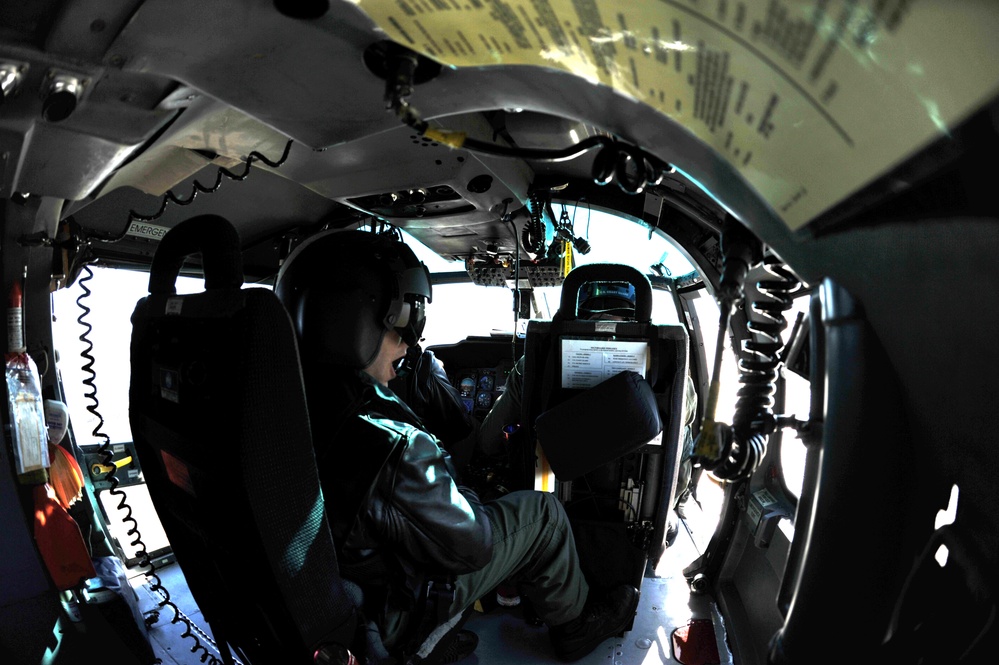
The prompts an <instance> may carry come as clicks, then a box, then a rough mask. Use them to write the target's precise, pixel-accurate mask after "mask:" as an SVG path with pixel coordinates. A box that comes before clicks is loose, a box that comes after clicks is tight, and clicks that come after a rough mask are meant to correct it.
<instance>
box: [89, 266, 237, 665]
mask: <svg viewBox="0 0 999 665" xmlns="http://www.w3.org/2000/svg"><path fill="white" fill-rule="evenodd" d="M93 277H94V271H93V270H92V269H91V267H90V266H89V265H84V266H83V275H82V276H81V277H80V279H79V280H77V283H78V284H79V285H80V288H81V289H82V290H83V293H82V294H80V296H79V297H77V299H76V305H77V307H79V308H80V310H81V311H80V315H79V316H78V317H77V319H76V322H77V323H79V324H80V325H81V326H83V328H84V331H83V332H82V333H81V334H80V336H79V339H80V341H81V342H83V343H84V345H85V346H84V349H83V351H81V352H80V356H81V357H82V358H83V359H84V361H85V362H84V363H83V366H82V367H81V369H82V370H83V372H84V373H86V374H87V377H86V378H84V379H83V385H84V386H86V388H87V389H88V392H85V393H84V395H83V396H84V397H85V398H86V399H87V400H88V401H89V404H87V405H86V409H87V411H89V412H90V414H91V415H93V416H94V417H95V418H96V419H97V424H96V425H95V426H94V429H93V430H92V431H91V434H92V435H93V436H94V437H95V438H96V439H98V440H100V441H101V447H100V448H99V449H98V454H99V455H100V456H101V460H102V463H103V465H104V467H105V468H107V469H108V471H107V475H106V476H105V478H104V480H105V481H107V482H108V483H110V484H111V487H110V488H109V489H108V492H110V494H111V496H115V497H118V505H117V506H116V508H117V510H118V511H119V512H124V513H125V516H124V517H122V518H121V521H122V522H124V523H129V524H130V525H131V526H130V528H129V529H128V530H127V531H126V532H125V534H126V535H127V536H134V539H133V540H131V541H130V542H129V545H131V546H132V547H134V548H136V556H137V557H138V559H139V562H138V565H139V566H140V567H142V568H143V569H144V570H143V574H144V575H145V576H146V578H147V579H148V580H149V581H150V582H151V584H150V590H151V591H153V592H159V593H160V594H161V596H162V597H163V600H162V601H161V602H160V603H159V606H158V607H160V608H162V607H164V606H169V607H170V608H171V609H172V610H173V611H174V616H173V618H172V619H171V620H170V623H178V622H182V623H184V625H185V630H184V633H183V634H182V635H181V637H191V639H193V640H194V646H193V647H192V648H191V653H197V652H198V651H203V652H204V653H203V654H202V656H201V662H202V663H205V662H209V661H208V659H209V658H210V659H211V661H210V662H211V665H222V661H220V660H218V659H217V658H215V657H214V656H213V655H212V654H211V653H210V652H209V651H208V650H207V649H206V648H205V647H204V646H203V645H202V644H201V641H200V640H198V638H197V636H196V635H194V633H193V632H192V631H198V632H200V633H202V635H204V632H203V631H201V629H199V628H198V627H197V626H194V625H193V624H192V623H191V621H190V620H189V619H188V618H187V616H186V615H184V613H183V612H181V611H180V609H179V608H178V607H177V606H176V605H175V604H174V603H173V602H172V601H171V600H170V592H169V591H168V590H167V589H166V587H164V586H163V583H162V580H160V578H159V575H157V574H156V566H155V565H153V562H152V560H151V559H150V557H149V552H148V550H147V549H146V544H145V543H144V542H143V541H142V534H141V533H140V531H139V523H138V522H137V521H136V519H135V517H134V516H133V515H132V507H131V506H130V505H129V504H128V495H127V494H126V493H125V492H124V490H121V489H118V485H119V480H118V476H117V471H118V467H117V466H115V463H114V452H113V451H112V450H111V437H109V436H108V435H107V433H106V432H104V431H103V428H104V418H103V417H102V416H101V414H100V410H99V409H100V401H99V400H98V399H97V385H96V384H95V383H94V381H95V380H96V378H97V372H95V371H94V356H93V354H92V351H93V349H94V344H93V342H91V341H90V333H91V332H92V331H93V329H94V327H93V326H92V325H91V324H90V322H89V321H87V316H88V315H89V314H90V312H91V309H90V308H89V307H87V305H86V304H85V302H84V301H85V300H86V299H87V298H89V297H90V295H91V293H93V292H92V291H91V290H90V289H89V288H88V287H87V282H89V281H90V280H91V279H93Z"/></svg>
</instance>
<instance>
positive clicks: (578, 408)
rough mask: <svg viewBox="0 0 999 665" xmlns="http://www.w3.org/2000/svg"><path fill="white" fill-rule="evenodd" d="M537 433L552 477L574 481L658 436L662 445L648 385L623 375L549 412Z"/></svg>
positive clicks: (537, 426)
mask: <svg viewBox="0 0 999 665" xmlns="http://www.w3.org/2000/svg"><path fill="white" fill-rule="evenodd" d="M535 430H536V432H537V435H538V442H539V443H540V444H541V448H542V449H543V450H544V451H545V455H546V456H547V457H548V462H549V463H550V464H551V467H552V472H553V473H554V474H555V477H556V478H558V479H559V480H575V479H576V478H579V477H580V476H582V475H583V474H586V473H589V472H590V471H593V470H594V469H596V468H597V467H600V466H603V465H604V464H607V463H608V462H613V461H614V460H616V459H617V458H619V457H621V456H623V455H627V454H628V453H631V452H634V451H636V450H638V449H639V448H641V447H642V446H644V445H645V444H647V443H650V442H651V441H653V439H655V438H656V437H657V436H658V437H659V442H660V443H659V445H662V436H661V434H662V431H663V422H662V419H661V418H660V417H659V409H658V406H657V405H656V397H655V395H654V394H653V393H652V387H651V386H649V383H648V381H646V380H645V379H644V378H642V376H641V375H640V374H638V373H637V372H630V371H625V372H620V373H618V374H615V375H614V376H612V377H611V378H609V379H607V380H606V381H602V382H600V383H598V384H597V385H595V386H593V387H592V388H589V389H587V390H584V391H583V392H581V393H579V394H578V395H576V396H574V397H570V398H569V399H567V400H566V401H564V402H562V403H561V404H559V405H557V406H554V407H552V408H551V409H548V410H547V411H545V412H544V413H542V414H541V415H540V416H538V419H537V421H536V423H535Z"/></svg>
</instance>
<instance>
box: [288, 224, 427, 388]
mask: <svg viewBox="0 0 999 665" xmlns="http://www.w3.org/2000/svg"><path fill="white" fill-rule="evenodd" d="M274 292H275V293H276V294H277V297H278V299H279V300H280V301H281V302H282V303H284V306H285V308H286V309H287V310H288V313H289V314H290V315H291V319H292V322H293V323H294V325H295V331H296V332H297V333H298V339H299V344H300V346H301V352H302V357H303V359H306V360H308V361H311V362H320V363H326V364H330V365H339V366H346V367H351V368H354V369H364V368H365V367H367V366H368V365H370V364H371V362H372V361H373V360H374V359H375V356H377V355H378V350H379V349H380V347H381V343H382V338H383V337H384V336H385V333H386V332H388V331H389V330H395V331H396V332H397V333H399V336H400V337H402V339H403V340H404V341H405V342H406V343H407V344H409V345H410V346H415V345H416V344H417V343H418V342H419V341H420V337H421V335H422V334H423V327H424V325H425V324H426V304H427V303H429V302H430V300H431V286H430V272H429V271H428V270H427V267H426V265H424V264H423V262H422V261H420V260H419V259H418V258H417V257H416V255H415V254H414V253H413V250H412V249H410V248H409V247H408V246H407V245H406V244H405V243H403V242H401V241H399V240H397V239H396V238H395V237H394V236H392V235H390V234H384V233H383V234H375V233H371V232H368V231H354V230H349V231H340V230H337V231H328V232H324V233H321V234H319V235H316V236H313V237H312V238H309V239H308V240H306V241H305V242H303V243H302V244H301V245H299V246H298V247H296V248H295V249H294V251H292V253H291V254H290V255H289V256H288V258H287V260H286V261H285V262H284V264H283V265H282V266H281V269H280V271H279V272H278V277H277V284H276V285H275V287H274Z"/></svg>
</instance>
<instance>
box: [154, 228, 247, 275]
mask: <svg viewBox="0 0 999 665" xmlns="http://www.w3.org/2000/svg"><path fill="white" fill-rule="evenodd" d="M198 252H200V253H201V263H202V267H203V269H204V272H205V289H226V288H230V289H238V288H240V287H242V286H243V253H242V251H241V249H240V244H239V234H238V233H236V228H235V227H234V226H233V225H232V223H231V222H230V221H229V220H227V219H225V218H224V217H220V216H218V215H199V216H197V217H192V218H190V219H188V220H185V221H183V222H181V223H180V224H178V225H177V226H175V227H173V228H172V229H170V230H169V231H167V233H166V235H164V236H163V240H161V241H160V246H159V248H157V250H156V255H155V256H153V265H152V267H151V268H150V270H149V292H150V293H165V294H174V293H177V287H176V283H177V275H179V274H180V268H181V266H182V265H183V264H184V259H186V258H187V257H188V256H190V255H191V254H195V253H198Z"/></svg>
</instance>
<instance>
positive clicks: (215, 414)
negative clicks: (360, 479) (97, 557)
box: [129, 220, 354, 663]
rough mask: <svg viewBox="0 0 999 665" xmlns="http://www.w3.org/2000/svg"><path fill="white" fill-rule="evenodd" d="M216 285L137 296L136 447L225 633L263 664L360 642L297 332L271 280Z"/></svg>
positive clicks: (212, 618)
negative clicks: (329, 511)
mask: <svg viewBox="0 0 999 665" xmlns="http://www.w3.org/2000/svg"><path fill="white" fill-rule="evenodd" d="M191 221H194V220H191ZM201 221H202V222H203V221H204V220H201ZM199 223H200V222H199ZM181 226H183V225H181ZM181 226H178V227H177V229H181ZM188 228H190V227H188ZM177 229H175V230H174V231H171V232H170V233H168V234H167V236H166V238H169V237H170V234H172V233H174V232H176V230H177ZM182 231H183V229H182ZM210 252H211V249H210V248H209V253H210ZM168 265H169V266H171V267H170V268H169V270H170V271H172V270H173V268H172V266H174V265H176V262H175V261H170V262H168ZM205 265H206V268H209V269H210V266H212V265H223V266H224V265H231V263H228V264H227V263H226V262H223V263H221V264H218V263H214V264H213V263H212V261H211V260H210V258H209V260H206V261H205ZM157 278H158V276H157V275H153V276H152V277H151V282H154V281H156V280H157ZM208 281H209V280H206V282H208ZM239 281H240V282H241V276H240V280H239ZM211 283H215V284H221V285H222V286H220V287H219V288H209V289H207V290H206V291H205V292H204V293H198V294H192V295H187V296H175V295H171V294H169V293H162V292H161V293H157V294H151V295H149V296H147V297H146V298H143V299H142V300H140V301H139V303H138V304H137V305H136V309H135V311H134V313H133V315H132V324H133V332H132V344H131V363H132V379H131V385H130V389H129V402H130V403H129V417H130V422H131V426H132V432H133V437H134V440H135V446H136V451H137V453H138V455H139V457H140V458H141V460H142V465H143V469H144V472H145V475H146V481H147V484H148V487H149V492H150V496H151V497H152V500H153V503H154V505H155V506H156V509H157V512H158V514H159V515H160V518H161V521H162V523H163V527H164V530H165V531H166V533H167V537H168V538H169V540H170V543H171V546H172V548H173V549H174V552H175V553H176V555H177V560H178V563H179V565H180V566H181V568H182V570H183V571H184V575H185V577H186V578H187V580H188V583H189V586H190V589H191V592H192V594H193V595H194V598H195V601H196V602H197V603H198V606H199V607H200V608H201V610H202V612H203V613H204V615H205V618H206V619H207V621H208V623H209V625H210V626H211V629H212V632H213V634H214V637H215V640H216V642H218V643H219V645H220V646H222V645H224V644H226V643H228V644H232V645H234V646H235V647H236V648H237V649H238V653H240V654H241V655H242V656H243V657H245V658H247V659H249V660H250V661H251V662H253V663H260V662H264V663H266V662H286V663H306V662H308V663H312V662H313V653H314V651H315V649H316V648H317V647H318V646H320V645H322V644H325V643H336V644H343V645H349V644H350V642H351V640H352V638H353V636H354V609H353V603H352V602H351V601H350V599H349V597H348V596H347V595H346V593H345V591H344V588H343V586H342V583H341V579H340V577H339V569H338V565H337V560H336V554H335V550H334V545H333V539H332V535H331V533H330V529H329V524H328V521H327V518H326V511H325V506H324V503H323V495H322V492H321V490H320V485H319V479H318V474H317V472H316V467H315V457H314V453H313V448H312V439H311V430H310V426H309V414H308V411H307V408H306V400H305V391H304V384H303V381H302V375H301V369H300V366H299V359H298V349H297V342H296V338H295V334H294V331H293V329H292V325H291V321H290V319H289V317H288V315H287V313H286V311H285V310H284V308H283V307H282V305H281V304H280V302H278V300H277V298H276V297H275V296H274V294H273V293H272V292H270V291H269V290H266V289H260V288H251V289H240V288H238V286H234V285H233V282H232V280H225V279H223V280H222V281H221V282H220V281H218V280H215V281H213V282H211Z"/></svg>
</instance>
